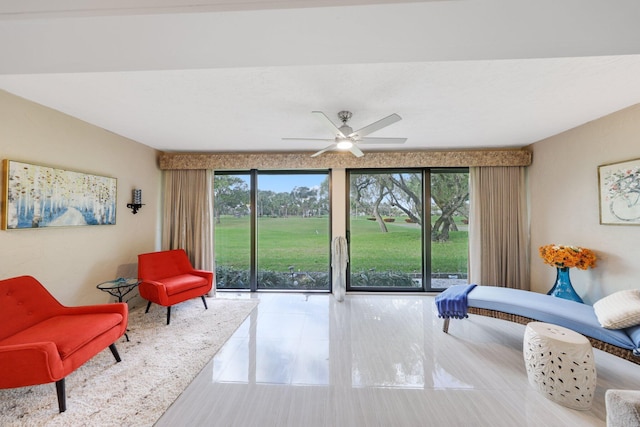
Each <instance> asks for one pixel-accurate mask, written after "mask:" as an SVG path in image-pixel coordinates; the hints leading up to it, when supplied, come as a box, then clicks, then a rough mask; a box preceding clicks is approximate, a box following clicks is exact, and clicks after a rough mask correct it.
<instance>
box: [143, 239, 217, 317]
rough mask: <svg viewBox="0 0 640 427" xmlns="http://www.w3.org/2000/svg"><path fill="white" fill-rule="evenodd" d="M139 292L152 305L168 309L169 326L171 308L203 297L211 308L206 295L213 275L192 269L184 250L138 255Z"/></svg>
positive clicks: (204, 301) (205, 304)
mask: <svg viewBox="0 0 640 427" xmlns="http://www.w3.org/2000/svg"><path fill="white" fill-rule="evenodd" d="M138 280H140V284H139V285H138V291H139V292H140V296H141V297H142V298H144V299H146V300H148V301H149V302H148V303H147V310H146V311H145V313H148V312H149V307H151V303H152V302H155V303H156V304H158V305H161V306H164V307H167V325H168V324H169V323H170V322H171V306H172V305H175V304H178V303H181V302H183V301H186V300H188V299H191V298H196V297H200V298H202V302H203V303H204V308H205V310H206V309H208V307H207V301H206V300H205V299H204V295H205V294H206V293H207V292H209V291H210V290H211V287H212V285H213V273H212V272H210V271H204V270H196V269H194V268H193V267H192V266H191V262H190V261H189V258H188V257H187V253H186V252H185V251H184V250H183V249H174V250H169V251H161V252H151V253H148V254H140V255H138Z"/></svg>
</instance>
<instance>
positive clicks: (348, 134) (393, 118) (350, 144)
mask: <svg viewBox="0 0 640 427" xmlns="http://www.w3.org/2000/svg"><path fill="white" fill-rule="evenodd" d="M311 114H313V115H314V116H316V117H317V118H318V120H320V121H321V122H322V123H323V124H324V125H325V126H327V127H328V128H329V130H330V131H331V133H332V134H333V135H334V137H333V138H282V139H283V140H297V141H332V142H333V143H332V144H331V145H329V146H328V147H325V148H323V149H322V150H320V151H318V152H317V153H314V154H312V155H311V157H316V156H319V155H320V154H322V153H324V152H326V151H332V150H343V151H350V152H351V153H352V154H353V155H354V156H356V157H362V156H364V153H363V152H362V150H360V148H358V146H357V144H403V143H404V142H405V141H406V140H407V138H371V137H367V135H369V134H370V133H373V132H375V131H377V130H380V129H382V128H384V127H387V126H389V125H391V124H393V123H395V122H397V121H400V120H402V117H400V116H399V115H397V114H395V113H394V114H391V115H390V116H387V117H385V118H383V119H380V120H378V121H377V122H373V123H371V124H370V125H367V126H365V127H363V128H361V129H359V130H357V131H354V130H353V129H352V128H351V126H349V125H347V122H348V121H349V119H350V118H351V116H352V113H351V112H350V111H340V112H339V113H338V118H339V119H340V121H342V126H340V127H337V126H336V125H335V124H334V123H333V122H332V121H331V120H330V119H329V117H327V116H326V114H324V113H323V112H322V111H312V112H311Z"/></svg>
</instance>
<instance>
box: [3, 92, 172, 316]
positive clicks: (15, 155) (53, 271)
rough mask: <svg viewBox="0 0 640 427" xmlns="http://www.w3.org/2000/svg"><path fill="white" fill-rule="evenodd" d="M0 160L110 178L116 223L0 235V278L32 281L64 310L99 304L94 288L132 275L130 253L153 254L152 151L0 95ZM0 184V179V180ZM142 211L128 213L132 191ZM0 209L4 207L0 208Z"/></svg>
mask: <svg viewBox="0 0 640 427" xmlns="http://www.w3.org/2000/svg"><path fill="white" fill-rule="evenodd" d="M0 129H1V132H0V158H1V159H11V160H18V161H24V162H28V163H35V164H39V165H44V166H52V167H57V168H61V169H67V170H74V171H79V172H87V173H91V174H96V175H103V176H110V177H114V178H117V182H118V204H117V217H116V224H115V225H108V226H87V227H69V228H43V229H33V230H31V229H29V230H8V231H0V279H5V278H9V277H14V276H19V275H25V274H26V275H32V276H34V277H36V278H37V279H38V280H40V281H41V282H42V283H43V284H44V285H45V287H46V288H47V289H48V290H49V291H50V292H51V293H52V294H53V295H54V296H55V297H56V298H58V300H60V302H62V303H63V304H65V305H82V304H93V303H102V302H107V301H108V300H109V298H108V295H106V294H104V293H103V292H101V291H99V290H97V289H96V285H97V284H98V283H100V282H103V281H106V280H111V279H113V278H116V277H119V276H125V275H126V276H131V275H133V277H135V276H136V274H137V254H138V253H142V252H150V251H153V250H155V249H156V236H157V230H158V228H159V201H160V181H161V180H160V176H161V172H160V170H159V169H158V167H157V161H156V159H157V156H158V153H157V152H156V150H153V149H151V148H149V147H147V146H144V145H142V144H139V143H137V142H134V141H131V140H129V139H126V138H123V137H121V136H118V135H115V134H113V133H110V132H107V131H105V130H103V129H101V128H98V127H95V126H92V125H90V124H88V123H85V122H82V121H80V120H78V119H75V118H72V117H69V116H67V115H64V114H62V113H60V112H57V111H54V110H51V109H49V108H45V107H43V106H41V105H38V104H35V103H32V102H30V101H26V100H24V99H22V98H18V97H16V96H13V95H11V94H9V93H7V92H4V91H0ZM0 181H2V182H1V183H2V184H3V185H4V182H3V181H4V174H3V176H2V178H0ZM133 188H141V189H142V190H143V203H145V204H146V205H145V206H144V207H143V208H142V209H141V210H140V211H139V212H138V213H137V214H136V215H133V214H132V213H131V211H130V210H129V209H127V207H126V204H127V203H130V201H131V190H132V189H133ZM2 203H3V204H4V201H3V202H2Z"/></svg>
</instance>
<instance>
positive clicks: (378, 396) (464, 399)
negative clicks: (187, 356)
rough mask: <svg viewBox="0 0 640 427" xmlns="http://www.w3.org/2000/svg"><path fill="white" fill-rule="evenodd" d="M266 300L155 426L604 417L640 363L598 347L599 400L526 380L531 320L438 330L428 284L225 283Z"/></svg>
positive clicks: (596, 422) (581, 421)
mask: <svg viewBox="0 0 640 427" xmlns="http://www.w3.org/2000/svg"><path fill="white" fill-rule="evenodd" d="M218 297H220V298H259V299H260V304H259V306H258V308H257V309H256V310H254V312H253V313H252V314H251V315H250V316H249V317H248V318H247V320H246V321H245V322H244V323H243V324H242V326H241V327H240V328H239V329H238V330H237V331H236V333H235V334H234V335H233V336H232V337H231V339H229V341H228V342H227V343H226V344H225V345H224V346H223V347H222V349H221V350H220V351H219V352H218V354H217V355H216V356H215V357H214V358H213V359H212V360H211V361H210V362H209V363H208V364H207V365H206V367H205V368H204V369H203V370H202V371H201V372H200V374H199V375H198V376H197V377H196V378H195V380H194V381H193V382H192V383H191V385H190V386H189V387H188V388H187V389H186V390H185V391H184V392H183V393H182V395H181V396H180V397H179V398H178V399H177V400H176V402H174V404H173V405H172V406H171V407H170V408H169V409H168V410H167V412H166V413H165V414H164V415H163V416H162V417H161V418H160V419H159V420H158V422H157V424H156V425H157V426H159V427H162V426H178V425H181V426H187V425H188V426H225V427H226V426H261V427H267V426H305V427H315V426H394V427H396V426H447V427H449V426H546V427H548V426H605V424H606V423H605V417H606V415H605V402H604V394H605V391H606V390H607V389H609V388H617V389H640V365H635V364H633V363H631V362H627V361H624V360H621V359H619V358H616V357H614V356H611V355H610V354H607V353H604V352H601V351H599V350H594V353H595V359H596V364H597V373H598V383H597V390H596V395H595V398H594V402H593V406H592V408H591V410H589V411H576V410H572V409H568V408H565V407H563V406H561V405H558V404H556V403H554V402H551V401H549V400H547V399H546V398H545V397H544V396H542V395H541V394H539V393H538V392H536V391H535V390H533V389H532V388H531V386H530V385H529V384H528V381H527V374H526V371H525V368H524V363H523V359H522V336H523V333H524V326H523V325H518V324H514V323H510V322H506V321H502V320H497V319H492V318H487V317H482V316H474V315H471V316H470V318H469V319H466V320H462V321H460V320H458V321H456V320H452V321H451V327H450V329H449V332H450V333H449V335H447V334H444V333H443V332H442V330H441V328H442V320H441V319H438V317H437V315H436V314H435V304H434V302H433V297H432V296H425V295H370V294H357V295H347V297H346V298H345V300H344V302H337V301H336V300H335V299H334V298H333V296H331V295H328V294H289V293H277V294H274V293H268V294H267V293H258V294H239V293H219V295H218Z"/></svg>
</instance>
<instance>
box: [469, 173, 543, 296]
mask: <svg viewBox="0 0 640 427" xmlns="http://www.w3.org/2000/svg"><path fill="white" fill-rule="evenodd" d="M469 179H470V189H471V190H470V196H469V199H470V215H469V217H470V218H469V219H470V223H469V282H470V283H477V284H479V285H490V286H502V287H508V288H518V289H525V290H529V288H530V286H529V238H528V229H529V226H528V214H527V204H526V182H525V169H524V167H472V168H469Z"/></svg>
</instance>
